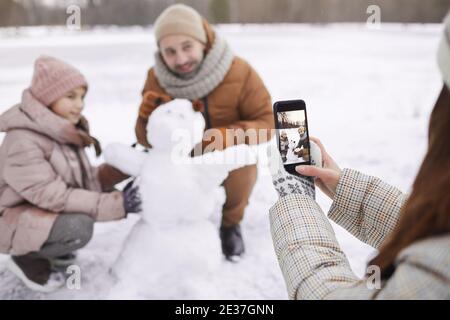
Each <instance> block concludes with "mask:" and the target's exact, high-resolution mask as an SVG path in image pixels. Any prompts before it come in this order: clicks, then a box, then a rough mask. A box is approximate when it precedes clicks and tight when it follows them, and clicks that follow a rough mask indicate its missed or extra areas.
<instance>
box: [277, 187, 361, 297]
mask: <svg viewBox="0 0 450 320" xmlns="http://www.w3.org/2000/svg"><path fill="white" fill-rule="evenodd" d="M270 228H271V233H272V239H273V244H274V248H275V253H276V255H277V258H278V262H279V265H280V268H281V271H282V274H283V277H284V280H285V282H286V287H287V290H288V295H289V298H290V299H323V298H324V297H325V296H326V295H328V294H329V293H330V292H333V291H334V290H337V289H339V288H342V287H346V286H351V285H354V284H356V283H357V282H358V281H360V280H359V279H358V278H357V277H356V275H355V274H354V273H353V272H352V270H351V268H350V265H349V262H348V260H347V258H346V256H345V255H344V253H343V252H342V250H341V249H340V247H339V244H338V242H337V240H336V237H335V235H334V231H333V228H332V226H331V224H330V223H329V221H328V219H327V217H326V216H325V214H324V213H323V212H322V210H321V209H320V207H319V205H318V204H317V203H316V202H315V201H314V200H312V199H311V198H309V197H307V196H304V195H299V194H292V195H289V196H286V197H283V198H281V199H279V200H278V202H277V203H276V204H275V205H274V206H273V207H272V208H271V209H270Z"/></svg>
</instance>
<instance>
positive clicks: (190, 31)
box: [154, 4, 207, 44]
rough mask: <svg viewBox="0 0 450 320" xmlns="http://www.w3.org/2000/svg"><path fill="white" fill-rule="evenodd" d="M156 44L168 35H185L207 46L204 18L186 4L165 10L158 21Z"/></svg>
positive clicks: (155, 26) (156, 25)
mask: <svg viewBox="0 0 450 320" xmlns="http://www.w3.org/2000/svg"><path fill="white" fill-rule="evenodd" d="M154 28H155V37H156V42H157V43H158V44H159V41H160V40H161V39H162V38H163V37H165V36H168V35H173V34H183V35H186V36H190V37H192V38H194V39H197V40H198V41H200V42H201V43H203V44H206V42H207V37H206V31H205V29H204V28H203V20H202V16H201V15H200V14H199V13H198V12H197V11H195V10H194V9H193V8H191V7H188V6H186V5H184V4H175V5H172V6H170V7H168V8H167V9H166V10H164V11H163V12H162V13H161V14H160V15H159V17H158V18H157V19H156V21H155V24H154Z"/></svg>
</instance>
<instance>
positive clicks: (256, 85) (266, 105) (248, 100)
mask: <svg viewBox="0 0 450 320" xmlns="http://www.w3.org/2000/svg"><path fill="white" fill-rule="evenodd" d="M239 114H240V117H241V120H239V121H237V122H234V123H233V124H231V125H230V128H233V129H237V128H240V129H243V130H244V131H246V130H247V129H255V130H256V132H257V134H258V139H257V143H264V142H267V141H269V140H270V139H271V138H272V136H273V130H271V129H273V128H274V125H275V124H274V119H273V111H272V99H271V97H270V94H269V92H268V90H267V88H266V86H265V85H264V83H263V81H262V79H261V78H260V77H259V75H258V74H257V73H256V71H255V70H254V69H253V68H252V67H251V66H249V71H248V74H247V77H246V79H245V83H244V86H243V89H242V92H241V95H240V99H239ZM260 129H265V130H267V134H266V135H261V137H260V136H259V133H260V131H259V130H260ZM246 143H248V141H246Z"/></svg>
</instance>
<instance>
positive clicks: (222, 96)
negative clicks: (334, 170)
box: [136, 4, 273, 260]
mask: <svg viewBox="0 0 450 320" xmlns="http://www.w3.org/2000/svg"><path fill="white" fill-rule="evenodd" d="M154 32H155V37H156V41H157V44H158V51H157V52H156V53H155V65H154V67H152V68H151V69H150V70H149V71H148V76H147V80H146V82H145V85H144V89H143V92H142V95H143V99H142V103H141V105H140V108H139V116H138V119H137V122H136V137H137V139H138V142H139V143H140V144H141V145H143V146H145V147H148V148H150V147H151V146H150V145H149V143H148V141H147V131H146V126H147V122H148V118H149V115H150V114H151V113H152V111H153V110H154V109H155V108H157V107H158V106H159V105H160V104H162V103H165V102H168V101H170V100H171V99H174V98H183V99H189V100H191V101H192V102H193V105H194V106H195V107H197V108H198V110H201V111H202V113H203V115H204V117H205V122H206V131H205V135H204V138H203V142H202V145H201V146H200V151H203V152H206V151H207V150H208V147H211V145H213V142H214V146H213V148H209V150H211V149H223V148H226V147H228V146H231V145H234V144H238V143H247V144H257V143H263V142H266V141H268V140H270V138H271V136H272V133H271V130H270V129H272V128H273V113H272V107H271V98H270V95H269V92H268V91H267V89H266V87H265V86H264V83H263V82H262V80H261V78H260V77H259V76H258V74H257V73H256V72H255V70H254V69H253V68H252V67H251V66H250V65H249V64H248V63H247V62H246V61H244V60H243V59H241V58H239V57H237V56H235V55H234V54H233V53H232V51H231V50H230V48H229V47H228V45H227V43H226V41H225V40H224V39H222V38H221V37H220V36H219V35H218V34H217V33H215V32H214V30H213V29H212V28H211V26H210V25H209V23H208V22H207V21H206V20H205V19H204V18H202V17H201V16H200V14H199V13H198V12H197V11H195V10H194V9H192V8H191V7H188V6H186V5H182V4H177V5H172V6H170V7H168V8H167V9H166V10H165V11H164V12H162V13H161V15H160V16H159V17H158V19H157V20H156V21H155V24H154ZM211 132H213V133H214V132H215V133H217V132H218V133H219V134H221V136H220V139H217V135H214V134H212V133H211ZM242 132H244V134H243V135H242V134H240V135H239V134H238V133H242ZM247 132H252V133H255V135H254V136H253V137H255V138H254V139H251V138H249V137H250V136H252V135H251V134H249V135H247ZM230 133H231V134H230ZM212 138H214V139H212ZM195 150H197V148H196V149H195ZM256 177H257V168H256V165H250V166H246V167H243V168H240V169H238V170H235V171H232V172H231V173H230V174H229V176H228V178H227V179H226V180H225V181H224V184H223V185H224V188H225V192H226V201H225V204H224V206H223V214H222V225H221V228H220V238H221V241H222V251H223V253H224V255H225V256H226V258H227V259H230V260H232V259H233V258H234V257H237V256H240V255H242V253H243V252H244V242H243V239H242V233H241V230H240V226H239V223H240V222H241V220H242V218H243V216H244V210H245V207H246V206H247V204H248V198H249V196H250V193H251V191H252V189H253V186H254V184H255V182H256Z"/></svg>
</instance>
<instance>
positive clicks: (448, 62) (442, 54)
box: [437, 12, 450, 89]
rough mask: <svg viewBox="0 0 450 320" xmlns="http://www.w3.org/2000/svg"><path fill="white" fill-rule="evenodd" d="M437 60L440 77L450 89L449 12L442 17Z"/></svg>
mask: <svg viewBox="0 0 450 320" xmlns="http://www.w3.org/2000/svg"><path fill="white" fill-rule="evenodd" d="M437 60H438V65H439V69H440V71H441V75H442V79H443V80H444V82H445V84H446V85H447V88H449V89H450V12H449V13H448V14H447V16H446V17H445V19H444V32H443V34H442V36H441V41H440V43H439V48H438V54H437Z"/></svg>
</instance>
